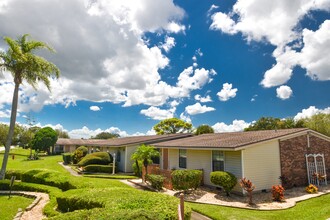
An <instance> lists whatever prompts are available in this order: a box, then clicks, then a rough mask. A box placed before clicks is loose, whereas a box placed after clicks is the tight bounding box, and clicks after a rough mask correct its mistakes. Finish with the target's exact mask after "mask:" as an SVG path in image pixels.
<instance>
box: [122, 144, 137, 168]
mask: <svg viewBox="0 0 330 220" xmlns="http://www.w3.org/2000/svg"><path fill="white" fill-rule="evenodd" d="M137 148H138V146H129V147H126V150H125V152H122V154H123V155H125V157H124V158H123V159H124V161H125V170H124V172H126V173H131V172H133V167H132V165H133V161H132V160H131V156H132V154H133V153H134V152H135V151H136V149H137Z"/></svg>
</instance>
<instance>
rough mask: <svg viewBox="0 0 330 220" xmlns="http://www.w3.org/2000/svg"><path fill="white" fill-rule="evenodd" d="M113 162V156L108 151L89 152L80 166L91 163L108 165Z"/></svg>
mask: <svg viewBox="0 0 330 220" xmlns="http://www.w3.org/2000/svg"><path fill="white" fill-rule="evenodd" d="M111 162H112V157H110V155H109V154H108V153H107V152H96V153H92V154H88V155H87V156H86V157H84V158H83V159H82V160H81V161H80V162H79V163H78V166H81V167H84V166H87V165H90V164H99V165H108V164H109V163H111Z"/></svg>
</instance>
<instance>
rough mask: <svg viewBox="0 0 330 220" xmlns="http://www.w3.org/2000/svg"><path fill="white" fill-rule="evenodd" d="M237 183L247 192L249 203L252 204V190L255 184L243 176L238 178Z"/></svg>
mask: <svg viewBox="0 0 330 220" xmlns="http://www.w3.org/2000/svg"><path fill="white" fill-rule="evenodd" d="M239 184H240V185H241V187H242V188H243V189H244V190H245V191H246V192H247V193H248V196H249V204H250V205H252V204H253V202H252V191H253V190H254V189H255V188H256V187H255V185H253V183H252V182H251V181H250V180H248V179H246V178H245V177H244V178H243V179H241V180H240V182H239Z"/></svg>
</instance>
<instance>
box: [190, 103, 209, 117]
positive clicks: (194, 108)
mask: <svg viewBox="0 0 330 220" xmlns="http://www.w3.org/2000/svg"><path fill="white" fill-rule="evenodd" d="M211 111H215V108H213V107H208V106H206V105H201V104H200V103H199V102H197V103H196V104H194V105H188V106H186V108H185V112H187V113H188V114H189V115H197V114H203V113H205V112H211Z"/></svg>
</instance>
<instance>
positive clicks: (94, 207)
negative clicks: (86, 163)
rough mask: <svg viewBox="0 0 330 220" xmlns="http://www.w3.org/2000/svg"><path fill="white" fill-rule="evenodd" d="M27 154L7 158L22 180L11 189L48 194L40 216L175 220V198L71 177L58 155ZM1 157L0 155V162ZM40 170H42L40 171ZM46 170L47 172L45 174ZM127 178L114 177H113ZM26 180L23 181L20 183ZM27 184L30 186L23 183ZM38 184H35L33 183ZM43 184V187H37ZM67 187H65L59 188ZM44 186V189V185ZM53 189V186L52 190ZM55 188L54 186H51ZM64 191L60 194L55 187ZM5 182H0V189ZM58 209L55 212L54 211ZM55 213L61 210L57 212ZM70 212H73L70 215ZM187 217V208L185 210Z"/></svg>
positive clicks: (113, 182) (115, 182)
mask: <svg viewBox="0 0 330 220" xmlns="http://www.w3.org/2000/svg"><path fill="white" fill-rule="evenodd" d="M26 155H29V152H24V150H22V152H21V153H20V154H17V155H16V156H15V159H14V160H12V159H11V158H10V160H9V162H8V169H7V171H8V170H16V172H14V173H12V174H15V175H19V176H21V177H22V181H23V182H16V183H15V184H14V189H13V190H27V191H41V192H47V193H48V194H49V195H50V203H48V204H47V205H46V207H45V209H44V214H46V215H47V216H48V217H53V218H55V219H61V220H63V219H86V218H88V219H176V217H177V205H178V203H179V200H178V199H177V198H175V197H171V196H167V195H162V194H157V193H152V192H144V191H140V190H137V189H134V188H132V187H130V186H128V185H126V184H124V183H122V182H120V181H118V180H116V179H107V178H94V177H75V176H72V175H71V174H70V173H69V172H68V171H67V170H65V169H64V168H63V167H62V166H61V165H59V164H58V162H59V161H62V156H61V155H60V156H47V157H42V158H41V160H36V161H28V160H26V158H27V156H26ZM1 159H2V155H0V160H1ZM40 169H42V170H40ZM47 169H48V171H47ZM127 177H128V178H130V177H131V176H125V175H124V176H123V175H117V176H116V178H127ZM24 181H26V182H24ZM27 182H31V183H27ZM36 183H38V184H36ZM41 184H43V185H41ZM63 184H64V186H68V187H62V186H63ZM46 185H47V186H46ZM52 186H53V187H52ZM54 186H55V187H54ZM57 187H59V188H61V189H63V190H67V189H68V188H69V190H67V191H65V192H64V191H61V190H60V189H59V188H57ZM1 188H2V189H6V190H8V188H9V180H5V181H0V190H1ZM57 208H58V209H57ZM57 210H62V211H63V212H67V211H68V210H69V211H70V212H68V213H64V214H62V213H60V212H59V211H57ZM73 210H76V211H74V212H72V211H73ZM185 213H186V215H187V216H189V215H190V208H189V207H187V208H186V212H185Z"/></svg>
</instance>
